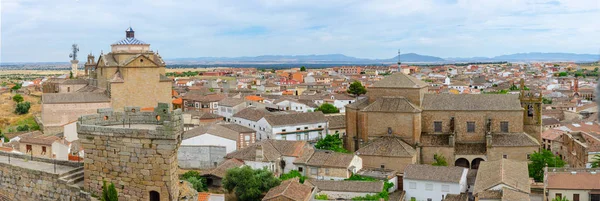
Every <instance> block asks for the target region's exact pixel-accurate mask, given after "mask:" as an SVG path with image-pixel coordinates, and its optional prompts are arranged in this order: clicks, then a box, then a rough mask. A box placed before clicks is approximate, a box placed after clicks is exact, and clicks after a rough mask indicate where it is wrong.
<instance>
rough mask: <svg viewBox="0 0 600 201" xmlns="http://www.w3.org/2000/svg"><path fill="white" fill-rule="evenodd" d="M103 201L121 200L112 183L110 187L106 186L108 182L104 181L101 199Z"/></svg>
mask: <svg viewBox="0 0 600 201" xmlns="http://www.w3.org/2000/svg"><path fill="white" fill-rule="evenodd" d="M100 200H101V201H118V200H119V194H118V192H117V189H116V188H115V184H113V183H112V182H110V185H108V186H107V185H106V181H103V184H102V197H101V198H100Z"/></svg>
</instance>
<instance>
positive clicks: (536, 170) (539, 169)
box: [529, 149, 565, 182]
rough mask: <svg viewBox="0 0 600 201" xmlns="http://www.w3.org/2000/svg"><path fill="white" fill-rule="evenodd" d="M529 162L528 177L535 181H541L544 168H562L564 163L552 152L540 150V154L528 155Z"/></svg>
mask: <svg viewBox="0 0 600 201" xmlns="http://www.w3.org/2000/svg"><path fill="white" fill-rule="evenodd" d="M529 160H530V161H531V162H530V163H529V177H533V179H534V180H535V181H538V182H539V181H543V179H544V167H546V165H547V166H548V167H563V166H565V161H563V160H561V159H560V157H558V156H555V155H554V154H552V152H550V151H548V150H545V149H542V151H541V152H534V153H533V154H531V155H530V157H529Z"/></svg>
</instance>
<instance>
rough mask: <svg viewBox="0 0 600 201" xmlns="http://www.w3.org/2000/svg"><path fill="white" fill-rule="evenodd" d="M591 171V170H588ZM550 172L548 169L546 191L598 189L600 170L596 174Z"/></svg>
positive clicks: (599, 185)
mask: <svg viewBox="0 0 600 201" xmlns="http://www.w3.org/2000/svg"><path fill="white" fill-rule="evenodd" d="M590 171H592V170H590ZM575 172H576V173H575V174H573V173H571V172H570V171H552V169H551V168H549V169H548V178H547V180H546V181H547V182H548V187H547V188H548V189H574V190H587V189H590V190H597V189H600V169H596V174H592V173H590V172H587V171H586V172H583V171H575Z"/></svg>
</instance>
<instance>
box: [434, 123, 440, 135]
mask: <svg viewBox="0 0 600 201" xmlns="http://www.w3.org/2000/svg"><path fill="white" fill-rule="evenodd" d="M433 132H436V133H441V132H442V122H441V121H434V122H433Z"/></svg>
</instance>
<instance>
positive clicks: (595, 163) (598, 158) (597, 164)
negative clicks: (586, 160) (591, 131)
mask: <svg viewBox="0 0 600 201" xmlns="http://www.w3.org/2000/svg"><path fill="white" fill-rule="evenodd" d="M592 168H600V155H595V156H594V157H592Z"/></svg>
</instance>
